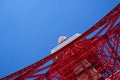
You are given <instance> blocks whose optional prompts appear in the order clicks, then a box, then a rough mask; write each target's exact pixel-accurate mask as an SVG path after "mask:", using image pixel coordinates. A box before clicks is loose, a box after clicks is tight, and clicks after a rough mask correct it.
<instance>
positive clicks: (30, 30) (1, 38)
mask: <svg viewBox="0 0 120 80" xmlns="http://www.w3.org/2000/svg"><path fill="white" fill-rule="evenodd" d="M119 2H120V0H0V77H3V76H6V75H8V74H11V73H13V72H15V71H17V70H20V69H22V68H24V67H26V66H28V65H30V64H32V63H34V62H36V61H38V60H40V59H42V58H44V57H45V56H47V55H49V52H50V50H51V49H52V48H53V47H54V46H56V44H57V38H58V37H59V36H60V35H66V36H68V37H69V36H71V35H73V34H74V33H76V32H79V33H84V32H85V31H86V30H88V29H89V28H90V27H91V26H92V25H94V24H95V23H96V22H98V21H99V20H100V19H101V18H102V17H103V16H105V15H106V14H107V13H108V12H109V11H110V10H112V9H113V8H114V7H115V6H116V5H117V4H118V3H119Z"/></svg>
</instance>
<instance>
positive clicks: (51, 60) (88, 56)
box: [0, 3, 120, 80]
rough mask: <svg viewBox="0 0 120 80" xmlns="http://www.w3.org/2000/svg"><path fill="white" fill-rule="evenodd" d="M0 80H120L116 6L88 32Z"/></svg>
mask: <svg viewBox="0 0 120 80" xmlns="http://www.w3.org/2000/svg"><path fill="white" fill-rule="evenodd" d="M62 38H63V41H62V42H59V44H58V45H57V46H56V47H55V48H53V49H52V50H51V54H50V55H49V56H47V57H45V58H43V59H42V60H40V61H38V62H36V63H34V64H31V65H30V66H28V67H26V68H23V69H21V70H19V71H17V72H15V73H13V74H10V75H8V76H6V77H4V78H1V79H0V80H120V3H119V4H118V5H117V6H116V7H115V8H114V9H113V10H112V11H110V12H109V13H108V14H107V15H106V16H104V17H103V18H102V19H101V20H100V21H99V22H97V23H96V24H95V25H93V26H92V27H91V28H90V29H89V30H87V31H86V32H85V33H83V34H82V35H80V34H79V33H76V34H74V35H73V36H71V37H69V38H66V37H64V36H62Z"/></svg>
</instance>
